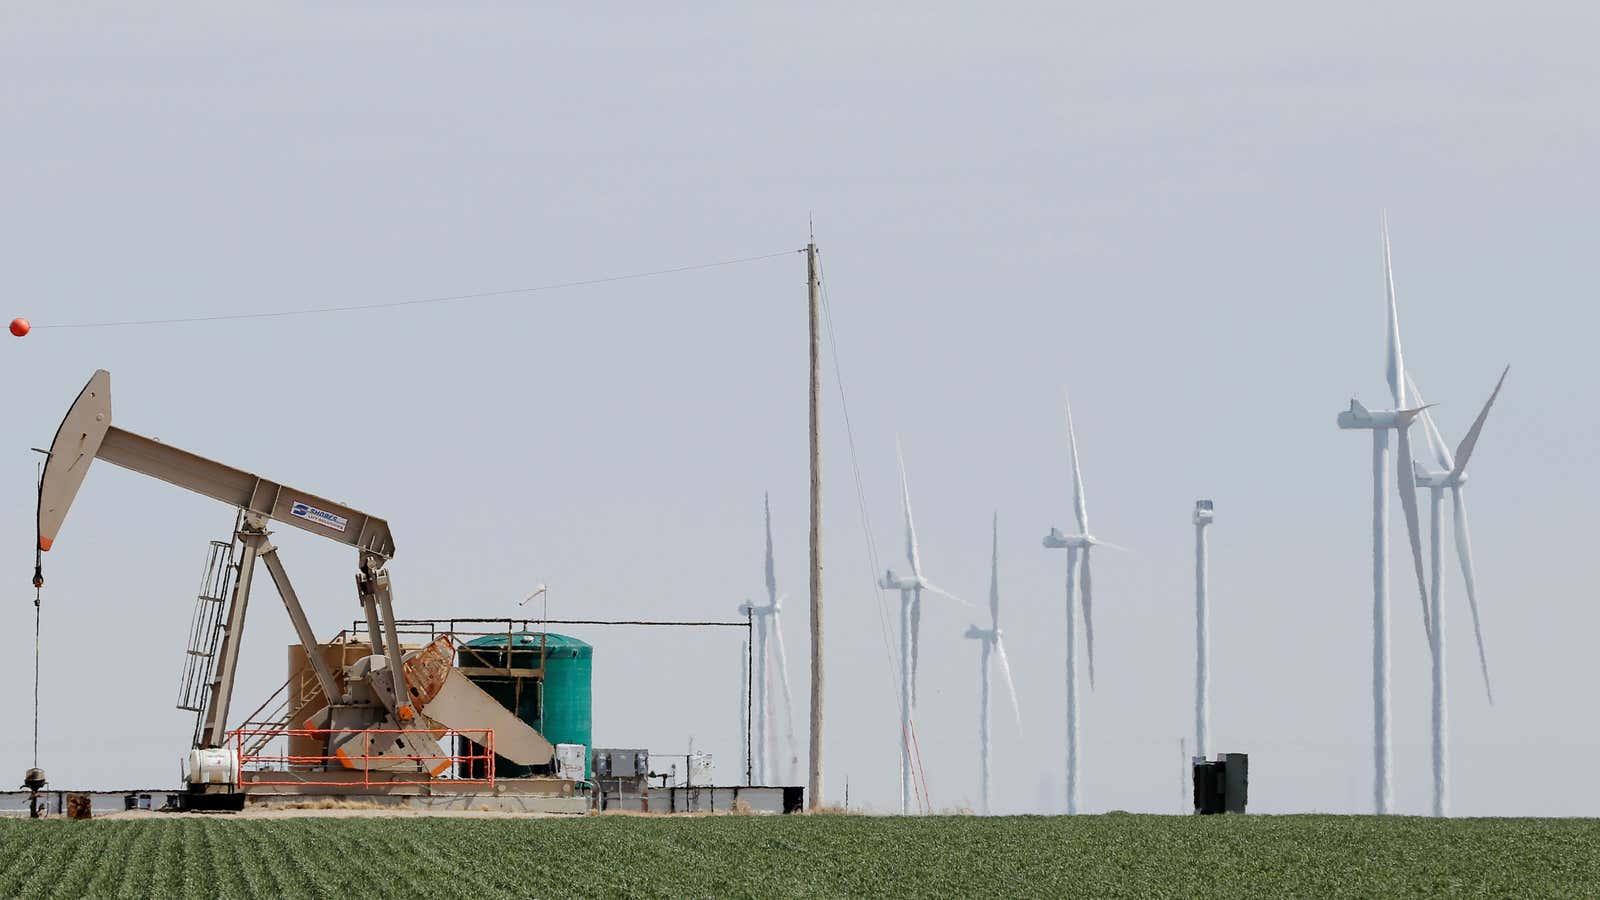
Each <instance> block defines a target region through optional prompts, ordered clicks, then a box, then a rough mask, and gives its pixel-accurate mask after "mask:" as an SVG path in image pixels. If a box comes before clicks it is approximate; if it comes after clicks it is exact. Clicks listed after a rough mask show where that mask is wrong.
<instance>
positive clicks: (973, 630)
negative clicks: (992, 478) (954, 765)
mask: <svg viewBox="0 0 1600 900" xmlns="http://www.w3.org/2000/svg"><path fill="white" fill-rule="evenodd" d="M991 559H992V562H991V563H990V564H989V627H988V628H979V627H978V626H976V625H969V626H968V627H967V635H966V636H967V637H969V638H971V639H973V640H977V641H982V642H983V661H982V662H981V663H980V668H979V679H978V685H979V689H978V698H979V701H978V779H979V783H980V786H981V789H982V790H981V793H982V802H983V807H982V812H983V814H984V815H988V814H989V810H990V807H991V805H992V803H993V799H994V795H993V792H992V790H991V781H990V777H989V657H990V654H991V653H992V654H993V655H994V656H996V657H998V658H999V661H1000V674H1001V675H1004V676H1005V679H1006V690H1007V691H1008V692H1009V693H1010V694H1011V711H1012V713H1013V714H1015V716H1016V719H1017V730H1019V731H1020V730H1022V708H1021V707H1020V706H1019V705H1018V704H1017V685H1016V683H1015V682H1014V681H1012V680H1011V663H1010V662H1008V661H1007V660H1006V645H1005V643H1004V642H1003V641H1002V640H1001V638H1000V514H999V513H998V512H996V513H995V516H994V555H993V557H992V558H991Z"/></svg>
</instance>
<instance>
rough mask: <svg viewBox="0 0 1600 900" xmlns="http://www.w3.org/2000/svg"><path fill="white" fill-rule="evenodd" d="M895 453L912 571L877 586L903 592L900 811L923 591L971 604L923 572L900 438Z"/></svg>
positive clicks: (906, 796) (906, 789) (905, 801)
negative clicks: (934, 581) (898, 464)
mask: <svg viewBox="0 0 1600 900" xmlns="http://www.w3.org/2000/svg"><path fill="white" fill-rule="evenodd" d="M895 455H896V457H898V459H899V461H900V499H901V501H902V502H903V504H904V505H905V512H906V561H907V562H908V563H910V564H911V575H910V576H908V577H902V576H899V575H896V574H895V571H894V570H893V569H889V570H888V571H886V572H884V573H883V577H882V578H880V579H878V586H879V587H881V588H883V589H884V590H886V591H899V592H900V812H901V813H902V814H905V813H908V812H910V811H911V802H912V801H911V794H912V784H911V779H912V765H911V727H912V723H913V722H914V721H915V720H916V711H917V645H918V642H919V635H920V632H921V629H922V592H923V591H927V592H929V593H932V594H938V595H939V596H941V597H947V598H949V599H951V600H954V601H956V602H957V603H959V604H961V605H962V606H970V605H971V604H969V603H967V601H965V600H962V599H961V598H960V597H957V596H956V595H955V594H952V593H950V592H949V591H947V590H945V589H944V588H941V587H939V586H938V585H936V584H933V583H932V582H930V581H928V579H927V578H926V577H924V576H923V574H922V556H921V554H920V553H918V551H917V526H916V523H915V521H914V520H913V519H912V517H911V489H910V488H909V487H908V486H907V482H906V458H905V454H904V453H903V452H901V450H900V446H899V442H898V441H897V442H896V444H895Z"/></svg>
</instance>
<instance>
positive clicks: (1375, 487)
mask: <svg viewBox="0 0 1600 900" xmlns="http://www.w3.org/2000/svg"><path fill="white" fill-rule="evenodd" d="M1383 271H1384V283H1385V286H1386V288H1387V293H1388V325H1387V331H1388V352H1387V354H1386V364H1385V369H1386V375H1387V378H1388V381H1389V391H1390V394H1391V397H1392V399H1393V400H1394V408H1393V409H1373V410H1369V409H1367V408H1366V407H1365V406H1362V405H1361V403H1360V401H1358V400H1355V399H1352V400H1351V401H1350V408H1349V409H1347V410H1345V411H1344V412H1341V413H1339V419H1338V422H1339V427H1340V428H1343V429H1365V430H1369V431H1371V432H1372V707H1373V710H1372V719H1373V723H1372V725H1373V727H1372V769H1373V788H1372V793H1373V806H1374V808H1375V809H1376V811H1377V812H1378V814H1379V815H1385V814H1387V813H1388V812H1389V809H1390V806H1391V804H1392V802H1393V799H1394V782H1393V778H1392V776H1391V773H1390V771H1389V770H1390V763H1391V761H1392V759H1393V754H1392V751H1391V745H1390V735H1389V727H1390V718H1389V554H1388V549H1389V548H1388V545H1389V488H1388V471H1389V432H1390V431H1391V430H1393V431H1394V432H1396V433H1397V434H1398V435H1399V442H1400V453H1399V456H1398V462H1399V465H1398V466H1397V467H1396V469H1397V472H1398V477H1397V480H1398V482H1399V489H1400V506H1401V508H1402V509H1403V510H1404V511H1405V519H1406V534H1407V536H1408V537H1409V538H1410V541H1411V559H1412V562H1413V564H1414V565H1415V567H1416V572H1417V592H1418V595H1419V596H1420V597H1421V602H1422V623H1423V631H1424V633H1425V634H1426V635H1427V636H1428V638H1429V640H1430V641H1431V640H1432V635H1433V625H1432V624H1431V617H1430V615H1429V611H1428V588H1427V584H1426V583H1425V580H1424V576H1423V572H1422V540H1421V537H1420V536H1419V534H1418V532H1419V530H1420V529H1419V527H1418V524H1417V489H1416V488H1417V486H1416V473H1415V472H1414V471H1413V470H1412V468H1411V437H1410V428H1411V423H1412V422H1413V421H1415V420H1416V418H1417V416H1418V415H1420V414H1421V413H1422V409H1421V408H1413V409H1407V408H1406V385H1405V360H1404V357H1403V356H1402V354H1401V350H1400V315H1399V311H1398V309H1397V307H1396V305H1395V297H1394V272H1393V268H1392V266H1391V264H1390V259H1389V221H1388V218H1387V217H1385V218H1384V220H1383Z"/></svg>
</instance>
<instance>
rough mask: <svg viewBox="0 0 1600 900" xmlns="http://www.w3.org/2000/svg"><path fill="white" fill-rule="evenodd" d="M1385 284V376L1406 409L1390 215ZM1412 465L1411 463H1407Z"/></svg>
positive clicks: (1397, 406) (1386, 218)
mask: <svg viewBox="0 0 1600 900" xmlns="http://www.w3.org/2000/svg"><path fill="white" fill-rule="evenodd" d="M1383 283H1384V287H1385V288H1386V289H1387V292H1388V297H1389V321H1388V340H1389V346H1388V355H1387V357H1386V358H1385V363H1384V375H1385V376H1386V377H1387V378H1388V380H1389V393H1390V394H1391V395H1393V397H1394V408H1395V409H1405V408H1406V386H1405V382H1404V381H1403V380H1401V379H1402V378H1403V376H1404V373H1405V370H1406V364H1405V358H1404V356H1403V355H1402V354H1401V352H1400V310H1399V307H1398V306H1397V305H1396V303H1395V298H1394V264H1393V261H1392V260H1391V259H1390V255H1389V214H1388V213H1387V212H1385V213H1384V214H1383ZM1407 465H1410V463H1407Z"/></svg>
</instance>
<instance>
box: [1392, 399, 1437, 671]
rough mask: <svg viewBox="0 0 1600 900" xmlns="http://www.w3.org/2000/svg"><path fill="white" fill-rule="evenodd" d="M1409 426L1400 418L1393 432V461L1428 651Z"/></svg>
mask: <svg viewBox="0 0 1600 900" xmlns="http://www.w3.org/2000/svg"><path fill="white" fill-rule="evenodd" d="M1410 424H1411V422H1410V421H1409V420H1407V419H1404V418H1403V419H1402V420H1401V423H1400V427H1399V428H1396V429H1395V430H1396V431H1398V432H1400V453H1399V455H1398V456H1397V457H1396V468H1397V469H1398V470H1399V475H1398V478H1397V481H1398V482H1399V485H1400V506H1401V508H1402V509H1404V510H1405V513H1406V536H1407V537H1408V538H1410V539H1411V561H1412V562H1413V563H1414V564H1415V565H1416V569H1417V592H1418V595H1419V596H1421V598H1422V627H1423V629H1424V632H1425V634H1426V635H1427V637H1428V642H1429V643H1428V646H1430V647H1431V646H1433V617H1432V615H1431V614H1430V613H1429V611H1428V579H1427V576H1426V575H1424V574H1423V570H1422V526H1421V525H1420V524H1418V521H1417V520H1418V516H1417V473H1416V468H1415V466H1414V465H1413V464H1412V461H1411V429H1410V427H1409V426H1410Z"/></svg>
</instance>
